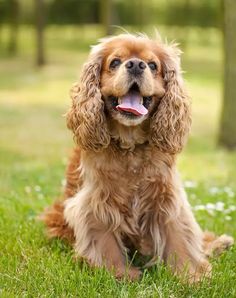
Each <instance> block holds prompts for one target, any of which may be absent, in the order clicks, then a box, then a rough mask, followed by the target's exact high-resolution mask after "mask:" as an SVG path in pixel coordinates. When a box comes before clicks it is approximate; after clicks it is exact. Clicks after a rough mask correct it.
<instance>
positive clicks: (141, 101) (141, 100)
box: [140, 97, 143, 105]
mask: <svg viewBox="0 0 236 298" xmlns="http://www.w3.org/2000/svg"><path fill="white" fill-rule="evenodd" d="M140 104H141V105H142V104H143V97H141V98H140Z"/></svg>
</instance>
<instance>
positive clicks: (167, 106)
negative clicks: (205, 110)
mask: <svg viewBox="0 0 236 298" xmlns="http://www.w3.org/2000/svg"><path fill="white" fill-rule="evenodd" d="M179 55H180V50H178V49H177V48H176V46H175V45H172V46H167V48H166V49H164V52H163V54H162V57H161V62H162V69H163V77H164V81H165V84H166V92H165V95H164V97H163V98H162V99H161V102H160V104H159V106H158V109H157V111H156V113H155V114H154V115H153V117H152V121H151V142H152V143H153V144H154V145H155V146H157V147H158V148H159V149H160V150H161V151H163V152H167V153H170V154H175V153H177V152H180V151H181V150H182V148H183V146H184V144H185V142H186V140H187V136H188V133H189V129H190V125H191V112H190V99H189V97H188V95H187V93H186V91H185V90H184V87H183V80H182V76H181V69H180V58H179Z"/></svg>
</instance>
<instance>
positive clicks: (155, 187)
mask: <svg viewBox="0 0 236 298" xmlns="http://www.w3.org/2000/svg"><path fill="white" fill-rule="evenodd" d="M179 54H180V51H179V50H178V49H177V47H176V46H175V45H166V44H163V43H162V42H161V41H153V40H150V39H149V38H148V37H146V36H144V35H131V34H122V35H118V36H117V37H109V38H106V39H104V40H102V41H101V42H100V43H99V44H98V45H96V46H95V47H93V49H92V51H91V53H90V56H89V59H88V61H87V63H86V64H85V65H84V68H83V72H82V77H81V82H80V83H78V84H76V85H75V86H74V87H73V89H72V93H71V97H72V107H71V109H70V110H69V112H68V114H67V123H68V127H69V128H70V129H71V130H72V131H73V133H74V138H75V141H76V143H77V145H78V146H77V148H76V149H75V151H74V155H73V157H72V158H71V160H70V163H69V166H68V171H67V185H66V189H65V200H64V202H59V203H56V204H55V205H54V206H53V207H52V208H50V209H49V210H48V211H47V212H46V213H45V215H44V220H45V222H46V224H47V226H48V231H49V234H50V235H51V236H54V237H61V238H67V239H69V240H71V242H73V244H74V249H75V252H76V255H78V256H79V257H81V258H83V259H85V260H86V261H87V262H89V263H90V264H91V265H92V266H106V267H107V268H108V269H109V270H111V271H113V272H115V275H116V276H117V277H122V276H124V275H125V274H127V275H128V277H129V278H130V279H135V278H138V277H139V276H140V270H139V269H138V268H136V267H134V266H132V265H130V266H129V268H127V267H126V260H125V258H126V255H127V253H128V252H129V251H133V250H137V251H138V252H139V253H141V254H142V255H147V256H150V260H149V262H148V264H146V265H147V266H148V265H152V264H154V263H155V262H157V261H158V260H159V261H161V260H163V261H164V262H166V263H167V264H169V265H170V266H171V268H172V269H173V272H175V273H182V272H183V271H184V270H187V271H186V272H187V273H188V276H189V279H190V280H193V281H196V280H199V279H200V278H201V276H202V275H205V274H207V275H209V273H210V271H211V266H210V264H209V262H208V260H207V256H208V255H211V254H212V253H213V251H214V250H215V251H217V252H220V251H221V250H223V249H224V248H226V247H228V246H230V245H231V244H232V243H233V239H232V238H231V237H229V236H226V235H222V236H221V237H219V238H217V237H215V236H214V235H212V234H207V233H203V232H202V230H201V229H200V227H199V225H198V224H197V222H196V220H195V218H194V216H193V214H192V211H191V208H190V205H189V203H188V201H187V198H186V194H185V192H184V189H183V187H182V184H181V181H180V179H179V176H178V172H177V169H176V154H177V153H179V152H180V151H181V150H182V148H183V146H184V144H185V142H186V139H187V136H188V133H189V129H190V124H191V115H190V100H189V97H188V95H187V94H186V91H185V89H184V82H183V79H182V75H181V68H180V57H179ZM186 268H187V269H186Z"/></svg>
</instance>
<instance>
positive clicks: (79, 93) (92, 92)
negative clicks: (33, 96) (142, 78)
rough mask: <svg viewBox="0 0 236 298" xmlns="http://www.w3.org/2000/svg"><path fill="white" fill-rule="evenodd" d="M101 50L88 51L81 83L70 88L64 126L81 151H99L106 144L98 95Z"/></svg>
mask: <svg viewBox="0 0 236 298" xmlns="http://www.w3.org/2000/svg"><path fill="white" fill-rule="evenodd" d="M101 64H102V48H98V50H96V47H95V49H94V50H93V51H92V53H91V55H90V58H89V60H88V62H87V63H86V64H85V65H84V68H83V71H82V76H81V82H80V84H79V83H78V84H75V85H74V86H73V88H72V89H71V98H72V106H71V108H70V110H69V111H68V113H67V126H68V128H69V129H71V130H72V131H73V133H74V137H75V141H76V142H77V144H78V145H79V146H80V147H81V148H82V149H84V150H93V151H99V150H101V149H102V148H104V147H107V146H108V145H109V143H110V135H109V133H108V129H107V125H106V119H105V114H104V102H103V100H102V96H101V92H100V86H99V85H100V71H101Z"/></svg>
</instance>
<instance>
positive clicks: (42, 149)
mask: <svg viewBox="0 0 236 298" xmlns="http://www.w3.org/2000/svg"><path fill="white" fill-rule="evenodd" d="M63 30H64V31H63V32H62V29H58V28H50V30H48V32H47V49H48V51H47V55H48V58H47V59H48V62H49V63H48V65H47V66H45V67H44V68H43V69H40V70H38V69H36V68H35V67H34V65H33V41H32V40H33V35H32V34H33V33H32V30H31V29H30V28H28V29H27V28H25V29H24V30H22V31H21V36H20V46H21V51H20V53H19V54H18V56H17V57H16V58H10V57H7V56H6V55H5V56H4V54H1V56H0V58H1V60H0V69H1V73H0V189H1V195H0V231H1V232H0V233H1V236H0V296H1V297H140V298H141V297H236V285H235V279H236V249H235V248H232V249H230V250H229V251H227V252H226V253H224V254H223V256H221V257H220V258H217V259H213V260H212V264H213V277H212V279H211V280H206V281H204V282H202V283H200V284H198V285H193V286H189V285H186V284H182V283H181V282H180V281H178V279H176V278H175V277H173V276H172V274H171V273H170V272H169V271H168V269H166V268H165V267H162V266H156V267H153V268H152V269H150V270H147V271H144V275H143V278H142V279H141V280H140V281H138V282H132V283H129V282H127V281H121V282H117V281H116V280H115V279H114V278H113V277H112V276H111V275H110V274H109V273H107V272H106V271H104V270H94V269H90V268H88V267H87V266H86V265H82V264H81V263H79V262H75V261H74V259H73V251H72V249H71V247H70V246H68V245H67V244H66V243H63V242H62V241H60V240H53V241H51V240H48V239H47V237H46V236H45V229H44V226H43V224H42V223H41V222H39V221H38V220H37V215H39V214H40V213H41V212H42V210H43V209H44V208H45V207H46V206H48V205H49V204H51V203H52V202H53V201H54V199H55V198H57V197H59V196H60V193H61V191H62V188H63V184H64V180H63V179H64V170H65V166H66V163H67V158H68V155H69V154H70V152H71V149H72V147H73V141H72V136H71V134H70V132H69V131H68V130H67V129H66V126H65V119H64V117H63V114H64V112H65V111H66V110H67V108H68V106H69V96H68V90H69V88H70V86H71V84H72V83H73V82H74V81H76V79H77V78H78V74H79V70H80V67H81V63H82V62H83V61H84V59H85V57H86V55H87V50H88V47H87V45H88V44H89V43H90V42H91V40H92V37H91V36H92V34H91V32H90V31H86V29H83V30H84V31H81V30H80V31H79V30H78V29H72V28H64V29H63ZM85 31H86V32H85ZM163 31H164V32H165V30H164V29H163ZM81 34H84V35H83V37H84V36H86V38H87V39H86V41H85V42H83V43H81V44H80V42H81V41H80V40H81V38H80V36H81ZM171 34H172V35H171ZM171 34H170V36H173V35H174V34H175V32H174V31H173V32H172V33H171ZM90 35H91V36H90ZM75 36H76V39H73V38H74V37H75ZM72 37H73V38H72ZM189 38H190V39H191V42H190V43H188V45H187V48H186V49H185V53H184V54H183V68H184V70H185V71H186V73H185V78H186V81H187V86H188V89H189V93H190V94H191V96H192V98H193V128H192V132H191V136H190V139H189V142H188V145H187V147H186V149H185V150H184V151H183V153H182V154H181V155H180V157H179V160H178V165H179V170H180V172H181V175H182V179H183V181H184V184H185V187H186V191H187V193H188V195H189V200H190V202H191V205H192V206H193V210H194V214H195V216H196V218H197V220H198V221H199V223H200V225H201V226H202V228H203V229H206V230H211V231H214V232H215V233H217V234H222V233H227V234H229V235H232V236H234V237H236V203H235V197H236V195H235V192H236V153H235V152H234V153H233V152H226V151H224V150H222V149H220V148H217V147H216V140H217V131H218V125H219V114H220V105H221V94H222V91H221V88H222V83H221V81H222V58H221V57H222V54H221V46H220V35H219V32H217V31H216V30H212V31H211V30H209V31H208V32H207V34H205V31H204V30H200V29H199V30H198V31H197V30H194V31H193V32H190V33H189ZM93 42H94V41H93Z"/></svg>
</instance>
